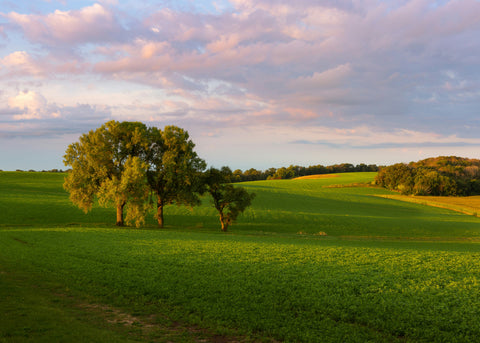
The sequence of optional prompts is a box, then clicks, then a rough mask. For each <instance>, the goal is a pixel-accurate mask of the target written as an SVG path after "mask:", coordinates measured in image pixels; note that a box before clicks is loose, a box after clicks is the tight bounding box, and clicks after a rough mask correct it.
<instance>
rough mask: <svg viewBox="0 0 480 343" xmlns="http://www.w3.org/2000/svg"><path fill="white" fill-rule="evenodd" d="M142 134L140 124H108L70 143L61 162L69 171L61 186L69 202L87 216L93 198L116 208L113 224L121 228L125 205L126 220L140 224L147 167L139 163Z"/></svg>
mask: <svg viewBox="0 0 480 343" xmlns="http://www.w3.org/2000/svg"><path fill="white" fill-rule="evenodd" d="M146 134H147V127H146V126H145V125H144V124H142V123H140V122H121V123H120V122H117V121H109V122H107V123H105V124H104V125H102V126H101V127H100V128H98V129H96V130H95V131H93V130H92V131H90V132H89V133H87V134H83V135H82V136H81V137H80V139H79V141H78V142H75V143H72V144H70V145H69V146H68V148H67V150H66V153H65V155H64V163H65V165H66V166H71V167H72V168H71V171H70V172H69V173H68V175H67V177H66V178H65V183H64V185H63V186H64V188H65V189H66V190H67V191H68V192H70V200H71V201H72V202H73V203H74V204H75V205H77V206H78V207H79V208H80V209H82V210H83V211H84V212H85V213H87V212H88V211H89V210H90V209H91V208H92V205H93V203H94V199H95V196H97V197H98V199H99V202H100V204H102V205H104V206H108V205H111V204H113V205H114V206H115V207H116V210H117V221H116V225H118V226H123V225H124V220H123V213H124V209H125V206H127V208H128V209H129V215H128V219H129V220H131V221H135V222H136V224H137V225H138V224H139V223H141V221H142V219H141V216H144V215H145V213H144V212H145V211H144V209H145V207H144V203H145V201H146V196H147V191H146V183H145V180H146V178H145V172H146V168H147V165H146V164H145V163H144V162H142V159H143V158H144V156H145V152H146V148H147V147H148V140H147V135H146Z"/></svg>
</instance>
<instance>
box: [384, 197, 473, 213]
mask: <svg viewBox="0 0 480 343" xmlns="http://www.w3.org/2000/svg"><path fill="white" fill-rule="evenodd" d="M378 196H380V197H382V198H387V199H395V200H401V201H408V202H413V203H416V204H423V205H427V206H433V207H440V208H445V209H449V210H452V211H457V212H461V213H465V214H470V215H477V214H479V213H480V196H478V195H477V196H470V197H434V196H409V195H400V194H394V195H378Z"/></svg>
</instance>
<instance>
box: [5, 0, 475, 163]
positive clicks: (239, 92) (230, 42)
mask: <svg viewBox="0 0 480 343" xmlns="http://www.w3.org/2000/svg"><path fill="white" fill-rule="evenodd" d="M109 120H118V121H141V122H144V123H145V124H146V125H148V126H156V127H159V128H163V127H164V126H166V125H177V126H180V127H182V128H184V129H186V130H187V131H188V132H189V134H190V137H191V138H192V140H193V142H194V143H195V144H196V151H197V153H198V155H199V156H200V157H202V158H203V159H205V161H206V162H207V164H208V165H209V166H215V167H220V166H223V165H227V166H230V167H231V168H232V169H237V168H239V169H242V170H245V169H249V168H256V169H261V170H264V169H267V168H270V167H276V168H278V167H282V166H289V165H291V164H294V165H302V166H309V165H317V164H323V165H331V164H335V163H352V164H359V163H366V164H377V165H389V164H393V163H397V162H410V161H418V160H420V159H424V158H427V157H434V156H441V155H456V156H462V157H469V158H480V156H479V149H480V133H479V132H480V1H479V0H456V1H446V0H444V1H426V0H410V1H409V0H393V1H380V0H378V1H375V0H338V1H333V0H324V1H318V0H296V1H286V0H277V1H274V0H255V1H254V0H216V1H207V0H202V1H188V0H176V1H175V0H170V1H159V0H143V1H142V0H126V1H120V0H118V1H117V0H98V1H86V0H35V1H31V0H0V169H2V170H16V169H23V170H29V169H34V170H42V169H46V170H49V169H53V168H56V169H65V168H66V167H65V166H64V164H63V155H64V153H65V150H66V148H67V147H68V145H69V144H71V143H73V142H76V141H78V138H79V137H80V135H81V134H83V133H87V132H88V131H90V130H93V129H96V128H98V127H100V126H101V125H102V124H103V123H105V122H107V121H109Z"/></svg>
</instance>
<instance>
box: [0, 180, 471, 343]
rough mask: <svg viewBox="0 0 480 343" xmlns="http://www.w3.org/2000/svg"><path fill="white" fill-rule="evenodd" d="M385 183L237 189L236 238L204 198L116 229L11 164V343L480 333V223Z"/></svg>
mask: <svg viewBox="0 0 480 343" xmlns="http://www.w3.org/2000/svg"><path fill="white" fill-rule="evenodd" d="M374 176H375V173H349V174H339V175H338V177H332V178H321V179H302V180H272V181H256V182H250V183H248V182H247V183H242V184H241V185H242V186H244V187H246V188H248V190H249V191H254V192H255V193H256V194H257V196H256V198H255V200H254V202H253V205H252V207H251V208H249V209H248V210H247V211H246V212H245V213H244V214H243V215H242V216H241V217H240V219H239V221H238V223H236V224H235V225H233V226H232V227H231V228H230V231H229V232H228V233H227V234H225V233H222V232H220V227H219V222H218V218H217V217H216V216H215V210H214V209H213V207H211V206H210V204H209V200H208V199H205V200H204V202H203V204H202V206H200V207H197V208H194V209H188V208H184V207H176V206H171V207H168V208H167V209H166V211H165V220H166V228H165V229H161V230H160V229H157V228H156V227H155V222H154V220H153V218H149V220H148V221H147V225H146V227H145V228H142V229H135V228H116V227H115V226H114V220H115V213H114V211H113V210H112V209H104V208H100V207H96V208H94V210H93V211H92V212H91V213H89V214H87V215H85V214H83V212H81V211H80V210H78V209H77V208H75V207H74V206H73V205H72V204H71V203H70V202H69V200H68V194H66V193H65V191H64V190H63V189H62V182H63V177H64V175H62V174H53V173H15V172H1V173H0V308H2V309H3V310H2V311H1V313H0V341H5V342H23V341H32V342H37V341H45V342H49V341H52V339H53V340H54V341H89V342H95V341H96V342H113V341H115V342H121V341H125V342H127V341H159V342H169V341H170V342H171V341H173V342H178V341H189V342H202V341H203V342H205V341H217V342H226V341H245V342H247V341H286V342H366V341H371V342H475V341H478V337H480V322H479V321H478V318H479V316H480V287H479V286H480V245H479V242H480V219H479V218H477V217H476V216H474V215H465V214H462V213H459V212H454V211H451V210H449V209H445V208H437V207H432V206H426V205H425V204H424V203H412V202H405V201H399V200H397V199H389V198H385V197H388V196H392V195H394V194H393V193H392V192H389V191H387V190H384V189H379V188H375V187H361V186H360V185H361V184H365V185H369V184H370V183H371V181H372V180H373V178H374ZM444 201H445V200H444ZM452 201H453V200H452ZM455 201H456V202H458V199H455ZM58 318H60V319H58ZM132 318H133V319H132ZM65 326H67V327H69V328H70V329H68V330H66V329H62V328H63V327H65Z"/></svg>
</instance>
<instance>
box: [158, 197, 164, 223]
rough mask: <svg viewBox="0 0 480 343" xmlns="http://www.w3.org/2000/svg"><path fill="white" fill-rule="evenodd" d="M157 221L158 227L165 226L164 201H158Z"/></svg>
mask: <svg viewBox="0 0 480 343" xmlns="http://www.w3.org/2000/svg"><path fill="white" fill-rule="evenodd" d="M157 221H158V227H163V202H161V201H158V202H157Z"/></svg>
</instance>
